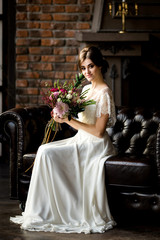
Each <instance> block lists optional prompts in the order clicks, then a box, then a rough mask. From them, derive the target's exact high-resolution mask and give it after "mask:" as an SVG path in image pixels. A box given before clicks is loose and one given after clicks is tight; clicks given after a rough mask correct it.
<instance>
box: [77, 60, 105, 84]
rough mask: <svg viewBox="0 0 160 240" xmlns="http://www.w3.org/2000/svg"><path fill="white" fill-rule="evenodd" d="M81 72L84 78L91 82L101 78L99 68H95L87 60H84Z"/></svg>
mask: <svg viewBox="0 0 160 240" xmlns="http://www.w3.org/2000/svg"><path fill="white" fill-rule="evenodd" d="M81 71H82V73H83V75H84V76H85V78H86V79H87V80H88V81H90V82H92V81H96V80H97V79H98V78H99V77H102V73H101V67H98V66H96V65H95V64H94V63H93V62H92V61H91V60H90V59H89V58H86V59H85V60H84V62H82V64H81Z"/></svg>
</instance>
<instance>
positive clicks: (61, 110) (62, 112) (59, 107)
mask: <svg viewBox="0 0 160 240" xmlns="http://www.w3.org/2000/svg"><path fill="white" fill-rule="evenodd" d="M53 111H54V113H56V114H57V115H58V117H60V118H63V117H65V116H66V115H67V113H68V111H69V106H68V104H66V103H63V102H57V103H56V106H55V107H54V109H53Z"/></svg>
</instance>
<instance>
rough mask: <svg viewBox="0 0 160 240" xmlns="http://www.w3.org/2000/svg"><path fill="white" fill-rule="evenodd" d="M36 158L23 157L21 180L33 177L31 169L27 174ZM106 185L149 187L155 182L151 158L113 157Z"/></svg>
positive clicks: (110, 159) (108, 164) (106, 169)
mask: <svg viewBox="0 0 160 240" xmlns="http://www.w3.org/2000/svg"><path fill="white" fill-rule="evenodd" d="M35 157H36V153H30V154H25V155H24V156H23V163H24V165H23V169H24V172H23V173H22V175H21V180H22V179H23V181H24V179H26V178H27V179H26V180H27V182H28V180H29V179H28V177H29V176H30V175H31V172H32V170H31V169H30V170H29V171H28V172H26V173H25V170H27V169H28V168H29V167H30V166H31V165H32V163H33V162H34V159H35ZM151 163H152V164H151ZM105 173H106V184H107V185H117V186H133V187H148V186H152V185H153V184H154V181H155V176H156V174H155V169H154V166H153V159H152V158H151V157H148V156H147V157H146V156H142V157H136V156H135V157H134V156H127V155H126V156H113V157H110V158H109V159H108V160H107V161H106V162H105Z"/></svg>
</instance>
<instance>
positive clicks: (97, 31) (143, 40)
mask: <svg viewBox="0 0 160 240" xmlns="http://www.w3.org/2000/svg"><path fill="white" fill-rule="evenodd" d="M109 2H114V4H116V2H117V4H119V3H120V2H121V1H118V0H117V1H108V0H97V1H95V11H94V16H93V22H92V26H93V27H92V31H91V32H80V33H78V34H77V36H76V37H77V40H78V41H80V42H81V47H84V45H90V44H91V45H95V46H98V47H99V48H100V49H101V51H102V53H103V55H104V57H105V58H106V59H107V61H108V63H109V70H108V72H107V74H106V77H105V79H106V82H107V83H108V85H109V86H110V88H111V89H112V91H113V93H114V99H115V103H116V105H125V106H133V107H138V106H142V107H151V108H154V107H156V108H160V101H159V89H160V28H159V26H160V11H159V12H157V10H156V15H155V16H154V14H153V13H154V12H152V10H153V11H154V10H155V9H157V7H159V10H160V2H158V1H151V0H148V1H143V0H142V1H137V2H138V4H139V8H140V9H141V12H140V13H139V15H138V16H135V17H129V18H127V17H126V28H127V27H128V29H127V30H126V32H125V33H123V34H120V33H119V30H121V18H120V17H116V16H109V14H108V13H107V5H106V4H108V3H109ZM128 2H130V3H132V2H133V1H128ZM147 7H148V8H150V9H151V12H149V11H148V10H146V9H148V8H147ZM104 9H105V10H104ZM143 9H144V10H143ZM107 14H108V15H107ZM147 14H148V15H147ZM149 14H150V15H149ZM109 18H110V21H109ZM105 19H107V20H105ZM142 20H143V21H142ZM111 21H113V22H114V21H116V26H115V27H113V26H114V24H113V22H111ZM139 21H140V23H141V24H139V25H138V24H137V23H138V22H139ZM146 21H147V22H148V23H147V24H146ZM151 23H152V24H153V25H154V29H153V30H152V29H151V28H150V26H151ZM154 23H155V24H154ZM147 26H148V29H147Z"/></svg>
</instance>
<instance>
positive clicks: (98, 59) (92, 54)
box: [78, 46, 109, 75]
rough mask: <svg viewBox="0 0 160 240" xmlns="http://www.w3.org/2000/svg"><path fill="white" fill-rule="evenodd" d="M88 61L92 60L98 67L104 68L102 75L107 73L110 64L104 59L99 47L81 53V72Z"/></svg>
mask: <svg viewBox="0 0 160 240" xmlns="http://www.w3.org/2000/svg"><path fill="white" fill-rule="evenodd" d="M86 59H90V60H91V61H92V62H93V63H94V64H95V65H96V66H98V67H102V68H101V72H102V75H104V74H105V73H106V72H107V70H108V67H109V65H108V62H107V61H106V60H105V59H104V58H103V56H102V53H101V51H100V50H99V49H98V48H97V47H94V46H90V47H85V48H83V49H82V50H81V51H80V53H79V59H78V66H79V69H80V71H81V65H82V63H83V62H84V61H85V60H86Z"/></svg>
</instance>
